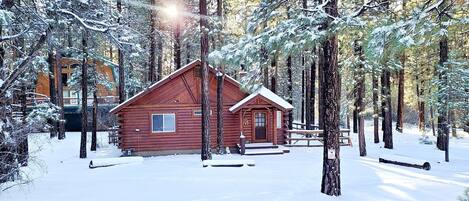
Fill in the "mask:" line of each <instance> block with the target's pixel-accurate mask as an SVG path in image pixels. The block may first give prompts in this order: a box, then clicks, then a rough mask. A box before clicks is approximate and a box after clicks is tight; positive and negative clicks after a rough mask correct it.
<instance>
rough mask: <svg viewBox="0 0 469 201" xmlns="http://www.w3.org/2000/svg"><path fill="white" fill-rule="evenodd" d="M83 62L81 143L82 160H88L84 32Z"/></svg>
mask: <svg viewBox="0 0 469 201" xmlns="http://www.w3.org/2000/svg"><path fill="white" fill-rule="evenodd" d="M81 43H82V51H83V61H82V66H81V93H82V97H81V141H80V158H86V134H87V133H86V132H87V131H88V113H87V107H88V100H87V99H88V97H87V95H88V82H87V81H88V58H87V57H88V32H87V31H86V30H84V31H83V38H82V39H81Z"/></svg>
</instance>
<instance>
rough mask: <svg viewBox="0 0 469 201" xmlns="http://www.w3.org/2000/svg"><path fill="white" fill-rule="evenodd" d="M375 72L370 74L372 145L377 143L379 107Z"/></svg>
mask: <svg viewBox="0 0 469 201" xmlns="http://www.w3.org/2000/svg"><path fill="white" fill-rule="evenodd" d="M376 74H377V73H376V71H375V70H373V72H372V79H373V80H372V84H373V134H374V135H373V136H374V138H373V139H374V143H379V106H378V97H379V95H378V87H379V83H378V76H377V75H376Z"/></svg>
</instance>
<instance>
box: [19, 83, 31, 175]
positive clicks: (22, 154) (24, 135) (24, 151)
mask: <svg viewBox="0 0 469 201" xmlns="http://www.w3.org/2000/svg"><path fill="white" fill-rule="evenodd" d="M26 90H27V87H26V85H25V84H24V83H23V84H21V94H20V103H21V114H22V117H21V124H22V127H23V128H22V130H23V131H22V132H21V134H20V139H19V140H20V143H19V146H18V163H19V164H20V165H21V166H27V165H28V158H29V153H28V152H29V149H28V144H29V143H28V136H29V132H30V131H29V129H28V128H26V117H27V115H28V113H27V109H28V108H27V101H28V100H27V96H26Z"/></svg>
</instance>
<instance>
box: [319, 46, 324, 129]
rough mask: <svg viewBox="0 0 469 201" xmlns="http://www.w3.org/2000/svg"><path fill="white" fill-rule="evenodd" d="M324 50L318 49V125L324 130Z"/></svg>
mask: <svg viewBox="0 0 469 201" xmlns="http://www.w3.org/2000/svg"><path fill="white" fill-rule="evenodd" d="M323 85H324V50H323V48H322V47H321V48H318V113H319V117H318V123H319V129H320V130H323V129H324V118H323V116H324V97H323V96H324V92H323V91H324V86H323Z"/></svg>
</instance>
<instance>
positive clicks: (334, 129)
mask: <svg viewBox="0 0 469 201" xmlns="http://www.w3.org/2000/svg"><path fill="white" fill-rule="evenodd" d="M325 11H326V13H327V14H329V15H331V16H334V17H336V16H338V7H337V1H336V0H330V1H329V2H328V3H327V4H326V6H325ZM329 23H330V22H328V24H329ZM328 24H326V25H325V26H326V28H327V26H329V25H328ZM322 49H323V52H324V57H323V58H324V69H323V73H324V77H327V79H324V80H323V85H322V87H323V90H322V97H321V98H323V99H324V102H323V103H324V116H322V117H321V118H322V119H323V123H324V125H323V126H324V151H323V172H322V183H321V192H322V193H324V194H327V195H331V196H339V195H340V194H341V187H340V147H339V119H340V117H339V112H340V76H339V66H338V61H337V59H338V42H337V36H336V35H331V36H329V38H328V40H326V41H325V42H323V44H322Z"/></svg>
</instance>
